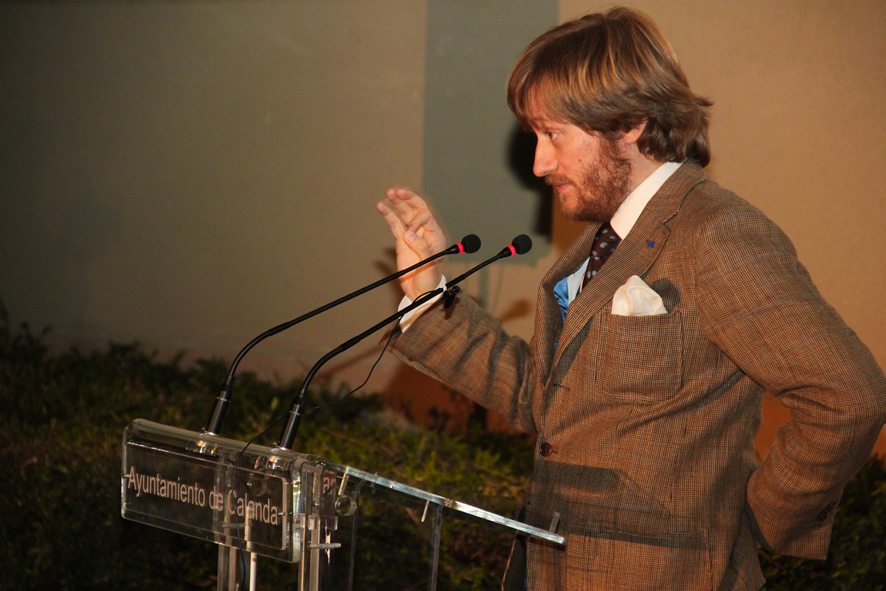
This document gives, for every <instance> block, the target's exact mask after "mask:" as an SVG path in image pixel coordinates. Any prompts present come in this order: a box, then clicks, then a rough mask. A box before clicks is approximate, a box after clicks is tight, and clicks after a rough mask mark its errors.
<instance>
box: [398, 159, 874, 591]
mask: <svg viewBox="0 0 886 591" xmlns="http://www.w3.org/2000/svg"><path fill="white" fill-rule="evenodd" d="M595 231H596V227H594V226H592V227H589V228H588V229H587V230H586V231H585V232H584V234H583V235H582V236H581V237H580V238H579V239H578V240H577V241H576V242H575V243H574V244H573V245H572V246H571V247H570V248H569V250H568V251H567V252H566V254H565V255H564V256H563V258H562V259H560V261H558V262H557V264H556V265H554V267H553V268H552V269H551V271H550V272H549V273H548V274H547V276H546V277H545V279H544V281H543V282H542V284H541V287H540V288H539V294H538V306H537V317H536V325H535V336H534V337H533V339H532V342H531V343H529V344H527V343H526V342H525V341H523V340H521V339H518V338H513V337H509V336H508V335H506V334H505V333H504V332H503V330H502V328H501V325H500V324H499V323H498V322H497V321H496V320H495V319H494V318H492V317H490V316H489V315H488V314H486V313H485V312H483V311H482V310H481V309H479V307H477V306H476V305H475V304H474V303H473V302H472V301H471V300H470V299H469V298H465V297H462V298H458V299H456V302H455V304H454V305H453V306H452V307H451V308H450V309H448V310H444V309H443V307H442V306H441V305H437V306H435V307H434V308H432V309H430V310H428V311H427V312H426V313H425V314H424V315H423V316H422V317H421V318H419V319H418V320H417V321H416V322H415V323H414V324H413V326H412V327H411V328H410V329H409V330H408V331H407V332H406V333H405V334H402V335H400V336H399V337H398V338H397V340H396V342H395V348H396V349H397V351H398V355H399V356H401V358H403V359H405V360H406V361H407V362H408V363H410V364H412V365H414V366H416V367H418V368H419V369H421V370H422V371H424V372H426V373H428V374H429V375H431V376H434V377H436V378H437V379H439V380H441V381H443V382H444V383H446V384H447V385H449V386H450V387H452V388H454V389H456V390H458V391H461V392H462V393H464V394H466V395H468V396H469V397H471V398H472V399H474V400H475V401H477V402H478V403H480V404H482V405H484V406H486V407H488V408H490V409H492V410H494V411H496V412H498V413H499V414H501V415H503V416H504V417H506V418H507V419H508V420H509V421H510V422H511V423H512V424H513V425H514V426H516V427H517V428H519V429H522V430H524V431H527V432H537V433H538V444H537V446H536V453H537V456H536V462H535V467H534V469H533V473H532V479H531V484H530V487H529V490H528V491H527V495H526V519H527V521H529V522H533V520H536V521H537V522H536V523H534V524H535V525H539V526H542V527H547V526H548V525H549V523H550V522H549V516H550V514H551V513H552V512H553V511H556V512H558V513H559V514H560V526H559V531H560V532H561V533H563V534H565V536H566V539H567V542H566V545H565V547H559V546H556V545H552V544H548V543H545V542H542V543H539V542H537V541H535V540H519V539H518V540H517V542H516V543H515V545H514V550H513V553H512V556H511V562H510V564H509V567H508V573H507V574H506V576H505V582H504V587H505V588H507V589H511V588H513V589H522V588H523V584H524V580H525V581H526V583H527V584H528V589H530V590H543V591H553V590H560V589H563V590H566V589H568V590H578V589H613V590H614V589H618V590H626V589H693V590H695V589H758V588H759V587H760V586H761V585H762V584H763V582H764V581H763V577H762V574H761V572H760V567H759V563H758V560H757V548H756V544H757V543H759V544H762V545H764V546H766V547H768V548H769V549H771V550H773V551H775V552H779V553H783V554H791V555H796V556H804V557H809V558H824V557H825V556H826V554H827V547H828V541H829V537H830V529H831V522H832V518H833V508H834V506H835V505H836V503H837V501H838V500H839V498H840V495H841V492H842V489H843V486H844V484H845V483H846V481H847V480H848V479H849V477H850V476H851V475H852V474H853V473H854V472H855V471H856V470H857V469H858V468H859V467H860V466H861V465H862V464H863V463H864V462H865V461H866V460H867V458H868V457H869V456H870V453H871V449H872V447H873V445H874V442H875V441H876V438H877V435H878V434H879V432H880V429H881V427H882V426H883V423H884V420H886V379H884V376H883V372H882V370H881V369H880V368H879V367H878V366H877V364H876V361H875V360H874V359H873V357H872V355H871V354H870V352H869V351H868V349H867V348H866V347H865V346H864V344H862V343H861V342H860V341H859V339H858V338H857V337H856V335H855V333H854V332H853V331H852V330H851V329H849V328H848V327H847V326H846V325H845V323H844V322H843V321H842V320H841V319H840V317H839V315H838V314H837V313H836V312H835V311H834V310H833V308H831V307H830V306H829V305H828V304H827V303H826V302H825V301H824V300H823V299H822V297H821V295H820V294H819V292H818V290H817V289H816V288H815V286H814V285H813V283H812V281H811V279H810V277H809V275H808V273H807V272H806V270H805V269H804V268H803V266H802V265H801V264H800V263H799V262H798V260H797V258H796V253H795V250H794V248H793V246H792V245H791V243H790V241H789V240H788V238H787V237H786V236H785V235H784V234H783V233H782V232H781V230H779V228H778V227H776V226H775V224H773V223H772V222H771V221H770V220H769V219H767V218H766V217H765V216H764V215H763V214H762V213H761V212H760V211H758V210H757V209H755V208H754V207H752V206H751V205H750V204H748V203H747V202H745V201H743V200H741V199H740V198H739V197H737V196H736V195H734V194H732V193H730V192H728V191H726V190H724V189H722V188H721V187H719V186H718V185H717V184H715V183H714V182H712V181H711V180H709V179H708V178H707V176H706V175H705V173H704V171H703V170H702V169H701V167H700V166H698V165H697V164H695V163H693V162H687V163H686V164H684V165H683V166H682V167H681V168H680V169H679V170H678V171H677V172H676V173H675V174H674V175H673V176H672V177H671V178H670V179H669V180H668V181H667V182H666V183H665V184H664V186H662V188H661V189H660V190H659V191H658V193H657V194H656V195H655V196H654V197H653V199H652V200H651V201H650V202H649V204H648V205H647V207H646V209H645V210H644V212H643V214H642V215H641V216H640V218H639V220H638V221H637V223H636V225H635V226H634V228H633V229H632V230H631V232H630V234H629V235H628V236H627V237H626V238H625V239H624V240H623V241H622V243H621V244H620V246H619V247H618V249H617V250H616V251H615V253H614V254H613V255H612V258H610V259H609V261H608V262H607V264H606V265H605V266H604V267H603V269H602V270H601V272H600V273H598V274H597V276H596V277H595V279H594V280H593V281H592V282H591V283H590V285H589V286H588V287H587V288H585V290H584V291H583V292H582V293H581V294H580V295H579V296H578V297H577V298H576V299H575V301H573V302H572V304H571V306H570V309H569V313H568V315H567V318H566V320H565V322H563V321H562V315H561V313H560V310H559V308H558V305H557V303H556V301H555V300H554V297H553V287H554V285H555V284H556V283H557V281H559V280H560V279H562V278H563V277H565V276H567V275H568V274H570V273H571V272H573V271H574V270H575V269H576V268H577V267H578V265H579V264H580V263H581V262H582V260H584V259H585V258H586V257H587V253H588V252H589V251H590V245H591V243H592V241H593V237H594V234H595ZM631 275H639V276H640V277H641V278H642V279H643V280H644V281H645V282H646V283H647V284H648V285H649V286H651V287H652V288H653V289H654V290H655V291H657V292H658V293H659V294H660V295H661V297H662V299H663V301H664V304H665V307H666V308H667V310H668V313H667V314H663V315H658V316H646V317H624V316H614V315H611V314H610V310H611V305H612V295H613V293H614V292H615V290H616V289H617V288H618V287H619V286H621V285H622V284H624V283H625V281H627V279H628V278H629V277H630V276H631ZM764 391H769V392H771V393H773V394H774V395H776V396H778V397H779V398H780V400H781V402H782V403H783V404H785V405H786V406H787V407H788V408H790V409H791V412H792V417H793V418H792V421H791V422H790V423H789V424H788V425H786V426H785V427H784V428H782V429H781V431H779V433H778V436H777V438H776V441H775V443H774V444H773V447H772V449H771V450H770V453H769V455H768V457H767V458H766V460H765V461H764V462H763V463H762V464H761V465H759V466H758V465H757V461H756V459H755V454H754V447H753V440H754V436H755V434H756V432H757V429H758V427H759V425H760V413H761V411H760V408H761V400H762V397H763V393H764Z"/></svg>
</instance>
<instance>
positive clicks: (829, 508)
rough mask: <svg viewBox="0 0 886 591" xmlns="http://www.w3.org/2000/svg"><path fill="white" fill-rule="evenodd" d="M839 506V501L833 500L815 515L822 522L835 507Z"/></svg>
mask: <svg viewBox="0 0 886 591" xmlns="http://www.w3.org/2000/svg"><path fill="white" fill-rule="evenodd" d="M836 506H837V501H831V502H830V503H828V505H827V507H825V508H824V509H822V510H821V512H820V513H819V514H818V515H816V516H815V520H816V521H817V522H819V523H822V522H824V521H826V520H827V518H828V515H830V514H831V511H833V510H834V507H836Z"/></svg>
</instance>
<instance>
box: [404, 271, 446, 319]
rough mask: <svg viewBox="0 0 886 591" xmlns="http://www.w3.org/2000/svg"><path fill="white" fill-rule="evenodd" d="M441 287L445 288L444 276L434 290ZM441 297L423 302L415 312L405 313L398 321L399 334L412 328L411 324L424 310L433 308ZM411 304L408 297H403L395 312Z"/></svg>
mask: <svg viewBox="0 0 886 591" xmlns="http://www.w3.org/2000/svg"><path fill="white" fill-rule="evenodd" d="M441 287H446V276H445V275H444V276H443V277H440V284H439V285H438V286H437V288H436V289H439V288H441ZM441 297H443V294H442V293H441V294H439V295H437V296H435V297H433V298H431V299H429V300H428V301H427V302H425V303H424V304H422V305H421V306H419V307H418V308H416V309H415V310H411V311H409V312H407V313H406V314H404V315H403V318H401V319H400V332H406V329H408V328H409V327H410V326H412V323H413V322H415V321H416V319H418V317H419V316H421V315H422V314H424V312H425V310H427V309H428V308H430V307H431V306H433V305H434V304H435V303H437V300H439V299H440V298H441ZM411 304H412V300H410V299H409V296H403V299H402V300H400V306H399V307H398V308H397V311H400V310H402V309H403V308H405V307H407V306H409V305H411Z"/></svg>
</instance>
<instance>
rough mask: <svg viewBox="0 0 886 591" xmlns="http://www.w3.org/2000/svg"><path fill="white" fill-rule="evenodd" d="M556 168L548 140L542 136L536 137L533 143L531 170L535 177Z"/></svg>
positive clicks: (549, 172)
mask: <svg viewBox="0 0 886 591" xmlns="http://www.w3.org/2000/svg"><path fill="white" fill-rule="evenodd" d="M555 170H557V160H556V159H555V158H554V155H553V153H552V150H551V146H550V144H549V142H546V141H545V140H544V139H543V138H539V139H538V143H537V144H536V145H535V162H534V164H533V165H532V172H533V173H534V174H535V176H537V177H543V176H547V175H549V174H551V173H552V172H554V171H555Z"/></svg>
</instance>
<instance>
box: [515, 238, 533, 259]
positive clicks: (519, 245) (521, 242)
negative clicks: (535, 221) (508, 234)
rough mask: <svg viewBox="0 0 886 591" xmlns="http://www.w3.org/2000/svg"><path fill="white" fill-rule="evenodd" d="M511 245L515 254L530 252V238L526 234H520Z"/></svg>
mask: <svg viewBox="0 0 886 591" xmlns="http://www.w3.org/2000/svg"><path fill="white" fill-rule="evenodd" d="M511 245H512V246H513V247H514V250H516V251H517V254H526V253H527V252H529V251H530V250H532V238H530V237H529V236H527V235H526V234H520V235H519V236H517V237H516V238H514V239H513V240H512V241H511Z"/></svg>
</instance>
